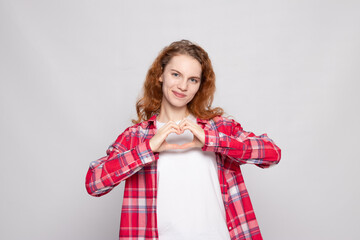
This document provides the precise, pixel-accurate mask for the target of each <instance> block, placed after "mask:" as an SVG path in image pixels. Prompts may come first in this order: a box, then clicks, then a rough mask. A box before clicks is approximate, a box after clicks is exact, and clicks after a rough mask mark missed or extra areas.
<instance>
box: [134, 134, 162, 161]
mask: <svg viewBox="0 0 360 240" xmlns="http://www.w3.org/2000/svg"><path fill="white" fill-rule="evenodd" d="M135 150H136V153H137V155H138V156H139V161H140V162H141V163H142V164H144V165H145V164H149V163H152V162H155V161H156V160H158V159H159V153H156V152H153V151H152V150H151V147H150V140H146V141H145V142H142V143H140V144H139V145H137V146H136V147H135Z"/></svg>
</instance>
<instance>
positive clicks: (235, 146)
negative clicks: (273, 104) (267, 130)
mask: <svg viewBox="0 0 360 240" xmlns="http://www.w3.org/2000/svg"><path fill="white" fill-rule="evenodd" d="M204 132H205V144H204V146H203V147H202V148H201V149H202V150H203V151H212V152H218V153H221V154H224V155H227V156H229V157H231V158H232V159H234V160H235V161H237V162H239V164H245V163H250V164H255V165H257V166H258V167H261V168H268V167H270V166H273V165H275V164H277V163H278V162H279V161H280V158H281V149H280V148H279V147H278V146H277V145H276V144H275V143H274V141H273V140H271V139H270V138H269V137H268V136H267V134H262V135H259V136H256V135H255V134H254V133H252V132H246V131H244V130H243V128H242V127H241V125H240V123H238V122H236V121H235V120H233V119H227V118H224V117H216V118H214V121H212V122H211V127H205V128H204Z"/></svg>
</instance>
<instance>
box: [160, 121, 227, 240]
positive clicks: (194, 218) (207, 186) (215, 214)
mask: <svg viewBox="0 0 360 240" xmlns="http://www.w3.org/2000/svg"><path fill="white" fill-rule="evenodd" d="M188 118H189V119H190V120H192V121H194V122H195V123H196V118H195V117H194V116H193V115H189V116H188ZM179 123H180V121H178V122H177V124H179ZM156 124H157V129H160V128H161V127H162V126H164V125H165V123H161V122H158V121H157V122H156ZM192 140H193V134H192V133H191V131H189V130H186V131H185V132H184V133H183V134H181V135H177V134H176V133H170V134H169V135H168V137H167V139H166V141H167V142H168V143H177V144H183V143H186V142H191V141H192ZM157 174H158V175H157V176H158V192H157V223H158V232H159V239H160V240H188V239H196V240H223V239H224V240H225V239H226V240H229V239H230V235H229V231H228V229H227V225H226V217H225V209H224V203H223V200H222V196H221V192H220V185H219V180H218V175H217V165H216V159H215V154H214V153H213V152H204V151H202V150H201V149H200V148H192V149H186V150H169V151H164V152H161V153H160V154H159V160H158V163H157Z"/></svg>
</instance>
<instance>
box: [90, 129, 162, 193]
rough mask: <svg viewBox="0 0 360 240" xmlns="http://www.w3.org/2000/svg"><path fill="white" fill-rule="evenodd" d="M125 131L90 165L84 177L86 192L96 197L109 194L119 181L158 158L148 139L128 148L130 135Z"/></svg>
mask: <svg viewBox="0 0 360 240" xmlns="http://www.w3.org/2000/svg"><path fill="white" fill-rule="evenodd" d="M127 130H128V129H126V130H125V132H123V133H122V134H121V135H120V136H119V137H118V138H117V140H116V141H115V143H114V144H112V145H111V146H110V147H109V148H108V150H107V151H106V153H107V156H105V157H102V158H100V159H98V160H96V161H93V162H91V163H90V167H89V170H88V172H87V175H86V183H85V185H86V190H87V192H88V193H89V194H90V195H92V196H96V197H100V196H102V195H104V194H106V193H108V192H110V191H111V190H112V189H113V188H114V187H116V186H117V185H118V184H119V183H120V182H121V181H123V180H125V179H127V178H128V177H130V176H132V175H133V174H135V173H136V172H137V171H139V170H140V169H141V168H142V167H144V166H145V165H146V164H149V163H152V162H154V161H156V160H157V159H158V158H159V156H158V153H154V152H153V151H152V150H151V148H150V145H149V139H147V140H145V141H144V142H142V143H139V144H138V145H136V146H134V147H130V144H129V142H130V139H129V138H130V133H129V132H128V131H127Z"/></svg>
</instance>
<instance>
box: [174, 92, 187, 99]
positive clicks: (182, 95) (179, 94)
mask: <svg viewBox="0 0 360 240" xmlns="http://www.w3.org/2000/svg"><path fill="white" fill-rule="evenodd" d="M172 92H173V93H174V95H175V96H177V97H178V98H184V97H186V95H184V94H181V93H178V92H175V91H172Z"/></svg>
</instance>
